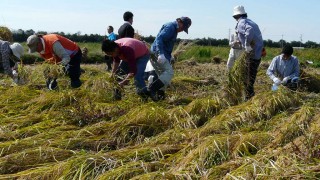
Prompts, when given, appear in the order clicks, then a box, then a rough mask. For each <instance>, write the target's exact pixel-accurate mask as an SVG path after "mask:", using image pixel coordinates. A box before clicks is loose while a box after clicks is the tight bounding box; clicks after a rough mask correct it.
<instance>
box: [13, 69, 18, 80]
mask: <svg viewBox="0 0 320 180" xmlns="http://www.w3.org/2000/svg"><path fill="white" fill-rule="evenodd" d="M12 75H13V77H14V78H18V76H19V74H18V72H17V71H16V70H12Z"/></svg>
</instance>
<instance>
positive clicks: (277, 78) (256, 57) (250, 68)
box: [227, 5, 299, 100]
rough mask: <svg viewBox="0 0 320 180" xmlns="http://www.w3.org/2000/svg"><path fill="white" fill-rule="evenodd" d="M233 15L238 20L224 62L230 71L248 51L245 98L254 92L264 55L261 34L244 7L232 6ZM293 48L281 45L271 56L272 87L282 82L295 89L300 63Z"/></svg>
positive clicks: (269, 74) (268, 72) (268, 71)
mask: <svg viewBox="0 0 320 180" xmlns="http://www.w3.org/2000/svg"><path fill="white" fill-rule="evenodd" d="M233 18H234V19H235V20H236V21H237V24H236V28H235V33H234V34H232V35H231V36H230V41H229V45H230V47H231V48H230V53H229V58H228V61H227V69H228V70H229V71H230V70H231V68H232V67H233V65H234V62H235V60H236V59H237V58H238V57H239V56H240V55H241V54H242V53H243V52H245V53H247V54H248V56H249V58H247V59H246V76H245V80H244V86H245V94H246V97H245V98H246V100H248V99H250V98H251V97H253V96H254V95H255V92H254V82H255V79H256V76H257V72H258V68H259V64H260V62H261V57H263V56H265V55H266V52H265V49H264V47H263V39H262V34H261V31H260V29H259V26H258V25H257V24H256V23H255V22H253V21H252V20H251V19H248V15H247V13H246V11H245V9H244V7H243V6H241V5H240V6H236V7H234V9H233ZM292 54H293V48H292V47H291V46H290V45H286V46H284V47H283V49H282V52H281V55H279V56H276V57H275V58H273V60H272V62H271V64H270V66H269V68H268V70H267V75H268V76H269V77H270V79H271V80H272V81H273V82H274V84H273V86H272V90H277V87H278V86H279V85H280V84H282V85H284V86H287V87H289V88H290V89H292V90H296V89H297V86H298V81H299V62H298V59H297V58H296V57H295V56H293V55H292Z"/></svg>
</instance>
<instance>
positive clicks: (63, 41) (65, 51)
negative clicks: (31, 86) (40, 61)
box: [27, 34, 82, 90]
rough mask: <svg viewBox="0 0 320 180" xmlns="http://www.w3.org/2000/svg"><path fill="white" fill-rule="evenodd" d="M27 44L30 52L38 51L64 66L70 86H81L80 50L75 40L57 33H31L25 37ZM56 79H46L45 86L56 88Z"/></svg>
mask: <svg viewBox="0 0 320 180" xmlns="http://www.w3.org/2000/svg"><path fill="white" fill-rule="evenodd" d="M27 45H28V47H29V52H30V53H34V52H38V53H39V54H40V55H41V57H43V58H44V59H45V60H47V61H49V62H51V63H57V64H61V65H62V66H64V68H65V71H66V74H68V75H69V77H70V80H71V87H73V88H78V87H80V86H81V81H80V79H79V78H80V75H81V69H80V63H81V58H82V52H81V49H80V48H79V46H78V45H77V44H76V43H75V42H72V41H71V40H69V39H67V38H65V37H63V36H60V35H57V34H48V35H31V36H29V37H28V39H27ZM56 80H57V79H56V78H48V79H47V87H48V88H49V89H50V90H53V89H55V88H57V81H56Z"/></svg>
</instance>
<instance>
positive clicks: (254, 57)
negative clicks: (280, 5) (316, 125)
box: [0, 6, 299, 101]
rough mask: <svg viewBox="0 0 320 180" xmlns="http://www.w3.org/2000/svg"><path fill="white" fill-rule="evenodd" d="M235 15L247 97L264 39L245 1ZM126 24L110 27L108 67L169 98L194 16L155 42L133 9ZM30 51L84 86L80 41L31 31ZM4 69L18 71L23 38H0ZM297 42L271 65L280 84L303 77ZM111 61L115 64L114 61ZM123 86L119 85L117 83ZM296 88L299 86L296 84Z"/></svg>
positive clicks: (235, 47) (148, 92)
mask: <svg viewBox="0 0 320 180" xmlns="http://www.w3.org/2000/svg"><path fill="white" fill-rule="evenodd" d="M233 18H234V19H235V20H236V21H237V24H236V28H235V34H233V35H232V38H230V46H231V49H230V55H229V59H228V63H227V68H228V69H229V70H230V69H231V68H232V66H233V63H234V61H235V60H236V59H237V57H238V56H239V55H240V54H241V53H243V52H245V53H247V54H248V55H249V57H250V58H248V59H247V60H246V67H247V69H246V72H247V74H246V81H245V84H244V85H245V92H246V99H250V98H251V97H253V96H254V95H255V92H254V82H255V79H256V75H257V72H258V67H259V64H260V62H261V57H262V55H263V49H264V48H263V39H262V34H261V31H260V29H259V27H258V25H257V24H256V23H255V22H253V21H252V20H250V19H248V18H247V13H246V12H245V9H244V7H243V6H236V7H234V9H233ZM123 19H124V21H125V22H124V24H123V25H122V26H121V27H120V28H119V30H118V36H117V35H115V34H114V32H113V30H114V29H113V27H112V26H109V27H108V34H109V35H108V36H107V38H106V39H105V40H103V42H102V45H101V49H102V51H103V52H104V53H105V55H106V56H105V59H106V62H107V70H109V71H111V76H112V77H118V76H124V78H116V79H117V80H118V85H119V86H120V87H122V86H125V85H127V84H128V83H129V81H130V79H131V78H134V82H135V86H136V90H137V94H138V95H139V96H141V98H142V99H143V100H147V99H148V98H149V97H150V98H151V99H152V100H153V101H159V100H162V99H164V98H165V88H166V87H167V86H168V85H169V84H170V82H171V80H172V78H173V75H174V71H173V68H172V65H171V63H170V61H172V55H171V53H172V51H173V47H174V44H175V42H176V39H177V35H178V33H180V32H182V31H184V32H186V33H188V29H189V27H190V26H191V23H192V22H191V19H190V18H189V17H180V18H177V19H176V20H175V21H172V22H168V23H165V24H164V25H163V26H162V27H161V29H160V31H159V33H158V34H157V36H156V38H155V40H154V42H153V43H152V45H151V47H150V48H149V47H148V45H147V44H146V43H145V42H142V41H140V40H137V39H134V28H133V27H132V23H133V14H132V13H131V12H129V11H127V12H125V13H124V15H123ZM27 46H28V47H29V52H30V53H33V52H38V53H39V54H40V55H41V57H43V58H44V59H46V60H47V61H49V62H53V63H56V64H61V65H62V66H63V67H64V70H65V71H66V72H67V74H68V75H69V77H70V80H71V87H73V88H78V87H80V86H81V84H82V83H81V81H80V75H81V69H80V63H81V56H82V52H81V49H80V48H79V46H78V45H77V44H76V43H75V42H72V41H71V40H69V39H67V38H65V37H63V36H60V35H57V34H48V35H31V36H29V37H28V39H27ZM0 54H1V56H0V60H1V62H2V63H1V65H2V66H0V71H3V72H5V73H6V74H8V75H9V76H11V77H12V78H13V79H14V78H16V77H17V76H18V72H17V71H16V66H15V62H17V59H20V57H21V56H22V54H23V47H22V46H21V45H20V44H19V43H13V44H12V45H10V44H9V42H6V41H0ZM292 54H293V48H292V47H291V46H285V47H284V48H283V51H282V53H281V55H279V56H277V57H275V58H274V59H273V60H272V62H271V64H270V67H269V68H268V70H267V74H268V76H269V77H270V78H271V79H272V80H273V82H274V86H278V85H280V84H283V85H286V86H288V87H291V88H292V87H293V88H294V85H297V83H298V80H299V62H298V59H297V58H296V57H295V56H292ZM111 64H112V66H111ZM146 67H147V69H150V67H151V69H152V70H154V71H155V74H153V75H152V76H150V77H151V78H150V77H149V78H148V77H147V79H149V82H148V84H146V82H145V81H146V78H145V77H144V76H145V71H146ZM57 85H58V84H57V79H50V78H49V79H47V86H48V88H49V89H55V88H56V87H57ZM117 87H118V86H117ZM117 87H115V89H114V98H115V99H116V100H120V99H121V97H122V95H121V90H120V89H118V88H117ZM295 88H296V87H295Z"/></svg>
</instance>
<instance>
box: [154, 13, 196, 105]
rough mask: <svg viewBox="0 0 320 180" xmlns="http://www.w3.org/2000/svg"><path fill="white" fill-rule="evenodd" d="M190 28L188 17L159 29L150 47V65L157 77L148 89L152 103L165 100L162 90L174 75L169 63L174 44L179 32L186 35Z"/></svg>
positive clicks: (178, 19)
mask: <svg viewBox="0 0 320 180" xmlns="http://www.w3.org/2000/svg"><path fill="white" fill-rule="evenodd" d="M190 26H191V19H190V18H189V17H180V18H177V19H176V21H174V22H169V23H166V24H164V25H163V26H162V27H161V29H160V31H159V33H158V35H157V37H156V39H155V40H154V42H153V43H152V45H151V64H152V66H153V67H154V69H155V71H156V73H157V75H158V79H156V80H155V81H153V82H152V83H151V84H150V86H149V87H148V88H149V91H150V97H151V99H152V100H153V101H159V100H163V99H164V98H165V92H164V90H165V88H166V87H167V86H168V85H169V84H170V82H171V80H172V78H173V74H174V72H173V68H172V66H171V63H170V61H171V59H172V58H171V57H172V55H171V53H172V50H173V46H174V43H175V42H176V40H177V36H178V33H179V32H182V31H184V32H186V33H187V34H188V29H189V27H190Z"/></svg>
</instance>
